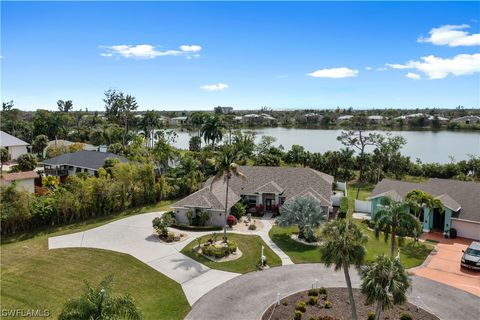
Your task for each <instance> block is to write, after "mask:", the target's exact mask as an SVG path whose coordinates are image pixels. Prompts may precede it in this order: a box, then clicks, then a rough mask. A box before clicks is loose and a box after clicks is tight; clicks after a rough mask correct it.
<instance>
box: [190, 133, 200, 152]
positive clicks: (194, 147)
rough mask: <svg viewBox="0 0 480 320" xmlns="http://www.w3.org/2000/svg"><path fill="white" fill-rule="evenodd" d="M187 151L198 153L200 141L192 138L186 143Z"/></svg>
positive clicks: (194, 137)
mask: <svg viewBox="0 0 480 320" xmlns="http://www.w3.org/2000/svg"><path fill="white" fill-rule="evenodd" d="M188 149H189V150H190V151H193V152H199V151H200V150H201V149H202V139H201V138H200V137H198V136H193V137H191V138H190V141H189V142H188Z"/></svg>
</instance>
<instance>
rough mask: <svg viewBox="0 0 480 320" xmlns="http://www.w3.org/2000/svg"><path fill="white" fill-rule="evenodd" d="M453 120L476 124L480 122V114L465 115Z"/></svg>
mask: <svg viewBox="0 0 480 320" xmlns="http://www.w3.org/2000/svg"><path fill="white" fill-rule="evenodd" d="M452 121H453V122H458V123H463V124H476V123H480V117H479V116H464V117H460V118H456V119H453V120H452Z"/></svg>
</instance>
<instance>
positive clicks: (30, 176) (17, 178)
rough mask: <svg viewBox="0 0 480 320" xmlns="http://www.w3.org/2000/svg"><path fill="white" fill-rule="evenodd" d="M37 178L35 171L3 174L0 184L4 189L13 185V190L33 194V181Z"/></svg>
mask: <svg viewBox="0 0 480 320" xmlns="http://www.w3.org/2000/svg"><path fill="white" fill-rule="evenodd" d="M38 177H39V176H38V173H37V172H35V171H24V172H15V173H3V174H2V176H1V177H0V184H1V185H2V186H5V187H6V186H9V185H11V184H12V183H15V188H17V189H18V190H24V191H28V192H30V193H35V179H36V178H38Z"/></svg>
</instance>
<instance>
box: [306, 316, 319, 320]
mask: <svg viewBox="0 0 480 320" xmlns="http://www.w3.org/2000/svg"><path fill="white" fill-rule="evenodd" d="M308 320H317V317H315V316H310V318H308Z"/></svg>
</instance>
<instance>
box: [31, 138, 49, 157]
mask: <svg viewBox="0 0 480 320" xmlns="http://www.w3.org/2000/svg"><path fill="white" fill-rule="evenodd" d="M47 146H48V137H47V136H46V135H44V134H40V135H38V136H36V137H35V140H33V143H32V147H33V152H36V153H37V154H41V155H42V156H43V150H45V148H46V147H47Z"/></svg>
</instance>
